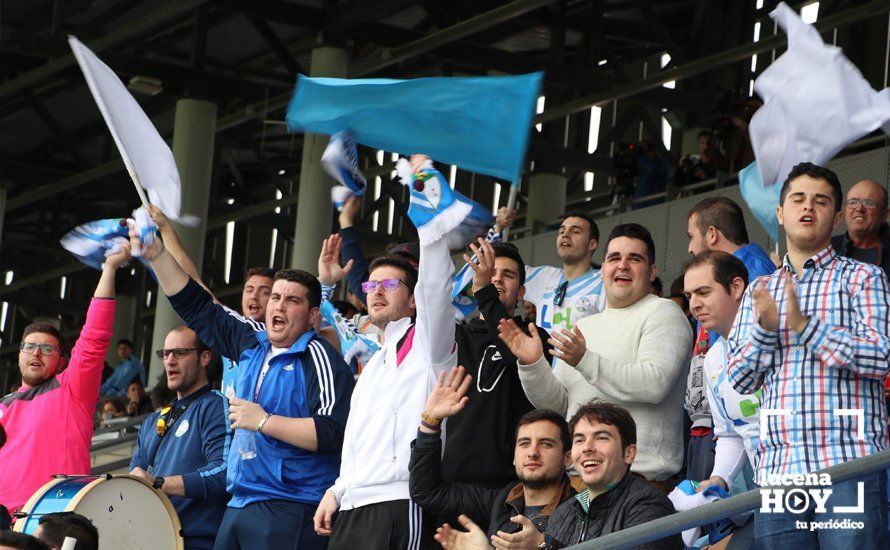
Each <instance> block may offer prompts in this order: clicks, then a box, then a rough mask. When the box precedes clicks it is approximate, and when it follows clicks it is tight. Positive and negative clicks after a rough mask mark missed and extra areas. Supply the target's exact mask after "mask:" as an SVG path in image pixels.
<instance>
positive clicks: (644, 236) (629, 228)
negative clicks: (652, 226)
mask: <svg viewBox="0 0 890 550" xmlns="http://www.w3.org/2000/svg"><path fill="white" fill-rule="evenodd" d="M618 237H627V238H628V239H637V240H638V241H643V242H644V243H646V255H647V256H648V257H649V264H650V265H652V264H654V263H655V241H653V240H652V234H651V233H649V230H648V229H646V228H645V227H643V226H642V225H640V224H638V223H622V224H621V225H616V226H615V229H613V230H612V232H611V233H609V240H608V241H606V251H607V252H608V250H609V243H611V242H612V240H613V239H617V238H618Z"/></svg>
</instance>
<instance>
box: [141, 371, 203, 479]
mask: <svg viewBox="0 0 890 550" xmlns="http://www.w3.org/2000/svg"><path fill="white" fill-rule="evenodd" d="M210 390H211V387H210V385H209V384H208V385H206V386H204V387H202V388H201V389H199V390H197V391H196V392H194V393H192V394H191V395H187V396H186V397H185V398H183V399H182V400H181V401H174V402H173V403H171V404H170V405H169V406H168V407H164V408H163V409H161V415H160V416H159V417H158V432H157V434H158V438H159V439H160V440H161V441H160V442H159V443H158V446H157V447H155V450H154V452H153V453H151V458H150V459H149V461H148V467H149V468H151V467H152V466H154V462H155V457H157V456H158V452H159V451H160V450H161V445H163V444H164V436H165V435H167V433H169V432H170V430H172V429H173V424H175V423H176V421H177V420H179V417H181V416H182V413H184V412H185V410H186V409H187V408H188V406H189V405H191V404H192V403H194V402H195V401H197V400H198V399H199V398H200V397H201V396H202V395H204V394H205V393H208V392H209V391H210ZM162 422H163V424H162ZM161 426H163V431H162V430H161Z"/></svg>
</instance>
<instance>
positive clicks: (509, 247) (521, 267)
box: [491, 243, 525, 285]
mask: <svg viewBox="0 0 890 550" xmlns="http://www.w3.org/2000/svg"><path fill="white" fill-rule="evenodd" d="M491 247H492V248H493V249H494V257H495V258H510V259H511V260H513V261H514V262H516V265H517V266H518V271H519V284H520V285H524V284H525V261H524V260H523V259H522V255H521V254H520V253H519V249H518V248H516V245H515V244H513V243H495V244H493V245H491Z"/></svg>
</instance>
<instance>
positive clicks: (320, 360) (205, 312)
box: [170, 280, 355, 508]
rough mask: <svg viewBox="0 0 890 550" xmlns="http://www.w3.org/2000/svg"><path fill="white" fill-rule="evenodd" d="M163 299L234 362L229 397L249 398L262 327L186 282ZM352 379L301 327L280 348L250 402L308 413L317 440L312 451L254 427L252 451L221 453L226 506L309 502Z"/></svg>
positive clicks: (328, 465)
mask: <svg viewBox="0 0 890 550" xmlns="http://www.w3.org/2000/svg"><path fill="white" fill-rule="evenodd" d="M170 304H171V305H172V306H173V309H174V310H175V311H176V313H178V314H179V316H180V317H181V318H182V319H183V320H184V321H185V322H186V324H187V325H188V326H189V327H190V328H191V329H192V330H194V331H195V332H197V333H198V336H199V337H200V338H201V340H203V341H204V342H205V343H206V344H207V345H208V346H210V348H211V349H213V350H214V351H216V352H217V353H219V354H220V355H223V356H225V357H229V358H231V359H235V360H236V361H237V363H238V369H237V373H238V382H237V384H236V386H237V387H236V389H235V392H236V395H237V396H238V397H239V398H241V399H246V400H250V401H253V400H254V398H253V397H254V390H255V388H256V384H257V380H258V378H259V375H260V371H261V370H262V367H263V363H264V361H265V358H266V355H267V354H268V353H269V351H270V350H271V344H270V343H269V338H268V336H267V335H266V331H265V330H262V331H256V330H255V328H254V326H252V325H251V324H250V323H248V322H245V320H244V318H242V317H241V316H238V315H232V314H230V313H229V312H228V311H226V309H225V308H223V307H222V306H220V305H218V304H215V303H214V302H213V298H212V297H211V296H210V294H208V293H207V291H205V290H204V289H203V288H201V287H200V286H199V285H198V284H197V283H195V282H194V281H191V280H190V281H189V282H188V284H187V285H186V286H185V288H183V289H182V291H180V292H179V293H178V294H176V295H174V296H170ZM354 385H355V380H354V378H353V376H352V371H351V370H350V369H349V366H348V365H346V363H345V362H344V361H343V358H342V357H341V356H340V354H338V353H337V351H336V350H335V349H334V348H333V347H331V345H330V344H328V343H327V342H326V341H325V340H324V339H323V338H321V337H320V336H318V335H317V334H316V333H315V331H313V330H309V331H308V332H306V333H304V334H303V335H302V336H300V338H299V339H298V340H297V341H296V342H294V344H293V345H292V346H291V347H290V348H288V350H287V351H285V352H284V353H281V354H279V355H276V356H275V357H274V358H272V360H271V362H270V368H269V371H268V373H267V374H266V376H265V378H264V379H263V383H262V386H261V387H260V392H259V396H258V398H257V399H256V401H257V402H258V403H259V404H260V406H262V407H263V409H264V410H265V411H266V412H268V413H270V414H275V415H280V416H286V417H290V418H311V419H312V421H313V423H314V425H315V433H316V439H317V442H318V446H317V450H316V451H315V452H312V451H308V450H306V449H302V448H299V447H296V446H294V445H290V444H289V443H285V442H284V441H279V440H277V439H275V438H272V437H268V436H266V435H263V434H260V433H254V439H255V442H256V450H257V456H256V458H253V459H250V460H242V459H241V457H240V456H239V454H238V451H237V449H235V448H234V446H232V447H233V448H231V449H230V450H229V457H228V463H229V466H228V478H227V485H226V488H227V490H228V492H229V493H231V494H232V500H230V501H229V506H231V507H234V508H243V507H244V506H246V505H248V504H251V503H253V502H260V501H265V500H272V499H283V500H290V501H295V502H301V503H304V504H310V505H316V504H318V503H319V502H320V501H321V497H322V496H324V492H325V491H326V490H327V489H328V487H330V486H332V485H333V484H334V481H335V480H336V479H337V476H338V475H339V473H340V449H341V447H342V445H343V431H344V429H345V427H346V418H347V417H348V416H349V400H350V398H351V397H352V388H353V386H354Z"/></svg>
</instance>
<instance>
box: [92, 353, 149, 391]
mask: <svg viewBox="0 0 890 550" xmlns="http://www.w3.org/2000/svg"><path fill="white" fill-rule="evenodd" d="M137 378H138V379H139V381H140V382H142V387H143V388H144V387H145V367H143V366H142V362H141V361H139V359H136V356H135V355H131V356H129V357H127V358H126V359H124V360H123V361H121V363H120V365H118V366H117V368H116V369H114V372H113V373H112V374H111V376H109V377H108V380H106V381H105V382H104V383H103V384H102V387H101V388H100V389H99V395H101V396H102V397H126V395H127V386H129V385H130V382H132V381H133V380H136V379H137Z"/></svg>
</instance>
